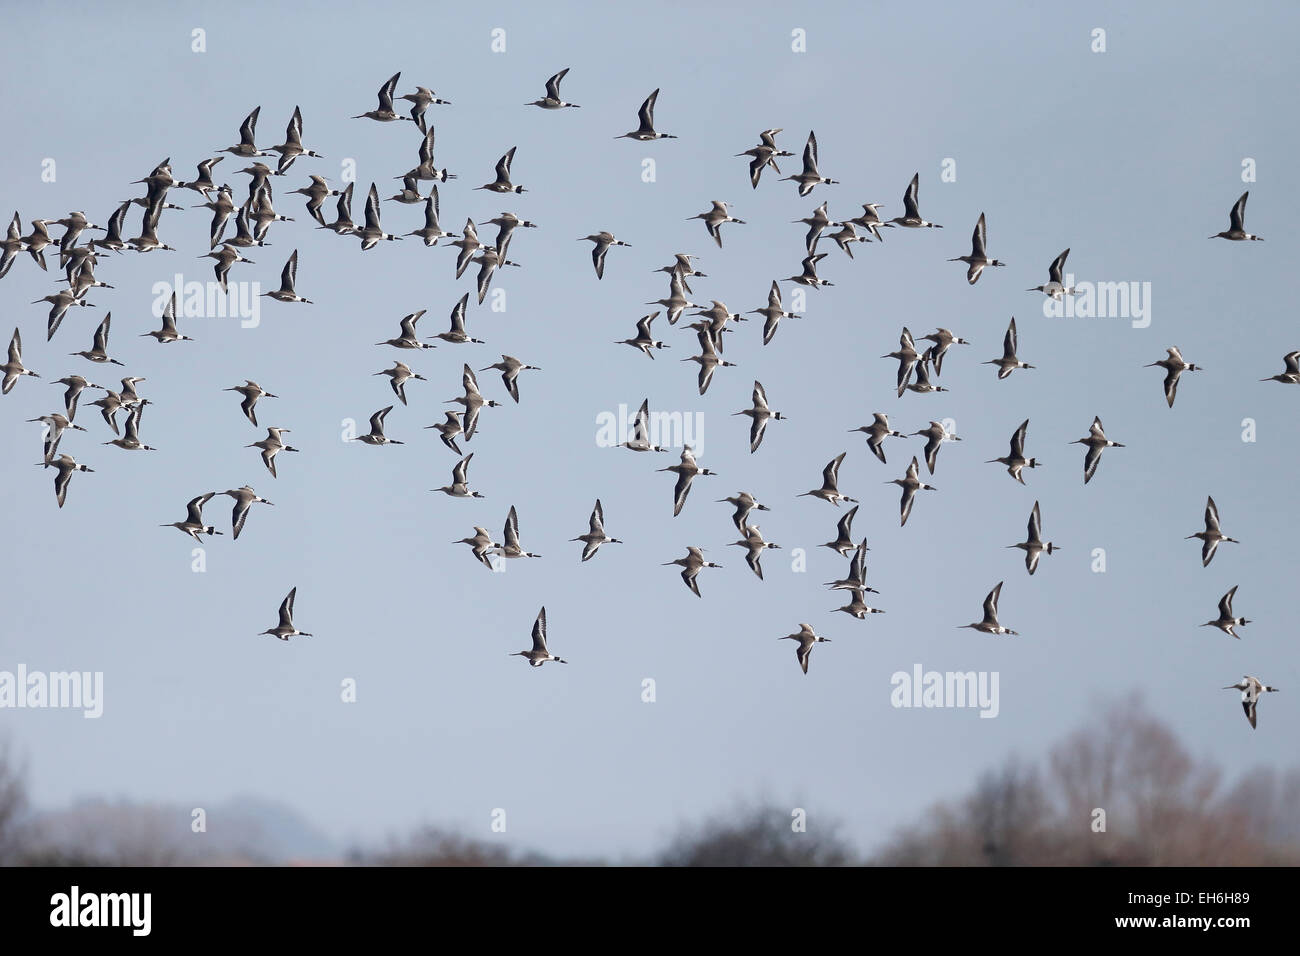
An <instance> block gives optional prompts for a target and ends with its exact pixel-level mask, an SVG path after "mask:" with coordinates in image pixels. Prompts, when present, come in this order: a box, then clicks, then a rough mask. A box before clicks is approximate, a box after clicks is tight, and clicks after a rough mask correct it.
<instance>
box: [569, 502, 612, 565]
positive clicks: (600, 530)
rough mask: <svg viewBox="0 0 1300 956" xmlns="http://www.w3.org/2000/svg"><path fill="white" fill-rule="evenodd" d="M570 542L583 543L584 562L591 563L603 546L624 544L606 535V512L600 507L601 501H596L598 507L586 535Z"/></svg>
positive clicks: (593, 511)
mask: <svg viewBox="0 0 1300 956" xmlns="http://www.w3.org/2000/svg"><path fill="white" fill-rule="evenodd" d="M569 540H570V541H581V542H582V560H583V561H589V560H591V558H592V556H593V555H594V554H595V553H596V552H597V551H598V550H599V549H600V546H601V545H602V544H622V543H623V542H622V541H620V540H619V539H618V538H611V537H610V536H609V535H607V534H605V511H604V509H603V508H601V506H600V499H599V498H597V499H596V507H594V508H592V509H591V518H590V519H589V524H588V528H587V533H586V534H580V535H578V536H577V537H576V538H570V539H569Z"/></svg>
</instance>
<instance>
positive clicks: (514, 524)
mask: <svg viewBox="0 0 1300 956" xmlns="http://www.w3.org/2000/svg"><path fill="white" fill-rule="evenodd" d="M502 534H503V538H502V540H501V548H500V553H501V556H502V557H503V558H540V557H541V555H540V554H534V553H533V552H531V551H525V550H524V548H523V546H522V545H521V544H520V543H519V513H518V512H517V511H516V510H515V506H514V505H511V506H510V512H509V514H507V515H506V524H505V529H504V530H503V532H502Z"/></svg>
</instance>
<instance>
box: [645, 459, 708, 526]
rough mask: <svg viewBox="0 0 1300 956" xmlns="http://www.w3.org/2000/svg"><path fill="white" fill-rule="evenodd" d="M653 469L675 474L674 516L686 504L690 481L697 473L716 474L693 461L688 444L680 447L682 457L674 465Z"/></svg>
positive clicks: (689, 491) (679, 512)
mask: <svg viewBox="0 0 1300 956" xmlns="http://www.w3.org/2000/svg"><path fill="white" fill-rule="evenodd" d="M655 471H671V472H673V473H674V474H675V475H677V484H676V485H675V486H674V487H673V517H674V518H676V517H677V516H678V515H679V514H681V513H682V508H683V507H684V506H685V505H686V496H687V495H689V494H690V493H691V482H692V481H694V480H695V478H696V476H697V475H708V476H710V477H712V476H714V475H717V472H716V471H709V469H707V468H701V467H699V465H697V464H696V463H695V453H694V452H693V451H692V450H691V446H690V445H686V446H684V447H683V448H682V457H681V461H679V462H678V463H677V464H675V465H669V466H668V467H667V468H656V469H655Z"/></svg>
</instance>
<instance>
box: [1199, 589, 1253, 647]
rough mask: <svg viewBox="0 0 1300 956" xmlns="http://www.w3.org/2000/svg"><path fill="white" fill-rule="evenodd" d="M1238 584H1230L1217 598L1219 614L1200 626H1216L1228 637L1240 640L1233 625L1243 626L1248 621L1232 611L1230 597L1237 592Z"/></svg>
mask: <svg viewBox="0 0 1300 956" xmlns="http://www.w3.org/2000/svg"><path fill="white" fill-rule="evenodd" d="M1238 587H1240V585H1238V584H1234V585H1233V586H1232V590H1231V591H1229V592H1228V593H1227V594H1225V595H1224V596H1223V597H1221V598H1219V616H1218V617H1217V618H1215V619H1214V620H1213V621H1206V622H1205V623H1204V624H1202V625H1201V627H1217V628H1218V629H1219V630H1221V631H1222V632H1223V633H1224V634H1227V635H1228V636H1229V637H1235V638H1236V639H1237V640H1241V635H1240V634H1238V633H1237V632H1236V631H1234V630H1233V628H1234V627H1245V626H1246V625H1247V624H1249V623H1250V621H1248V620H1247V619H1246V618H1244V617H1237V616H1235V615H1234V614H1233V613H1232V599H1233V597H1234V596H1236V594H1237V588H1238Z"/></svg>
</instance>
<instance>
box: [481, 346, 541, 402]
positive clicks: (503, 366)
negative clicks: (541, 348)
mask: <svg viewBox="0 0 1300 956" xmlns="http://www.w3.org/2000/svg"><path fill="white" fill-rule="evenodd" d="M488 369H496V370H497V371H498V372H500V373H501V381H502V382H503V383H505V386H506V391H507V392H509V393H510V397H511V398H513V399H514V400H515V401H516V402H518V401H519V381H518V380H519V373H520V372H524V371H530V370H531V371H534V372H540V371H541V369H540V368H538V367H537V366H536V365H528V364H525V363H524V362H521V361H519V359H517V358H515V357H514V356H513V355H502V356H501V361H500V362H494V363H493V364H491V365H489V366H488V367H487V368H481V369H479V371H480V372H486V371H488Z"/></svg>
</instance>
